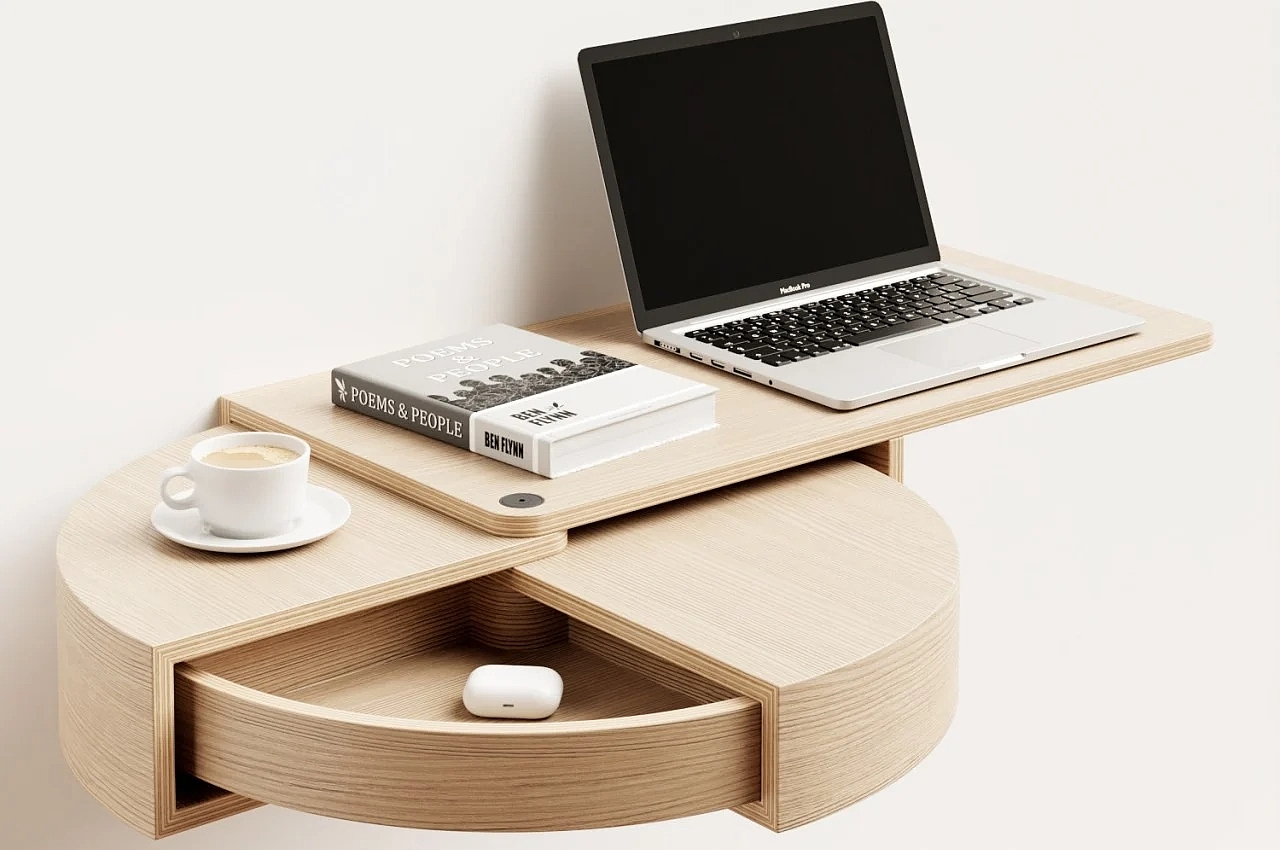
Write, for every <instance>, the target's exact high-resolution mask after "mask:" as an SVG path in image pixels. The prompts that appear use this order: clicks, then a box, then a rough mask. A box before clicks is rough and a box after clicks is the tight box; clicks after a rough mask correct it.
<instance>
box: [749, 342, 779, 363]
mask: <svg viewBox="0 0 1280 850" xmlns="http://www.w3.org/2000/svg"><path fill="white" fill-rule="evenodd" d="M777 353H778V349H776V348H774V347H773V346H772V345H762V346H760V347H759V348H757V349H754V350H752V351H748V352H747V359H748V360H763V359H765V358H766V357H769V356H771V355H774V354H777Z"/></svg>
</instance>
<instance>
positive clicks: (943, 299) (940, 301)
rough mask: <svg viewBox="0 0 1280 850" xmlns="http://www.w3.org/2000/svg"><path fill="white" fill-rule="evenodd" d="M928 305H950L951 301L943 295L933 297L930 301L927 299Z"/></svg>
mask: <svg viewBox="0 0 1280 850" xmlns="http://www.w3.org/2000/svg"><path fill="white" fill-rule="evenodd" d="M929 303H930V304H939V305H941V304H950V303H951V299H950V298H947V297H946V296H943V295H937V296H934V297H933V298H930V299H929Z"/></svg>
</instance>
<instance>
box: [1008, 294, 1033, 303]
mask: <svg viewBox="0 0 1280 850" xmlns="http://www.w3.org/2000/svg"><path fill="white" fill-rule="evenodd" d="M1033 300H1034V299H1032V298H1027V297H1026V296H1023V297H1022V298H1015V299H1013V303H1014V304H1030V303H1031V302H1032V301H1033Z"/></svg>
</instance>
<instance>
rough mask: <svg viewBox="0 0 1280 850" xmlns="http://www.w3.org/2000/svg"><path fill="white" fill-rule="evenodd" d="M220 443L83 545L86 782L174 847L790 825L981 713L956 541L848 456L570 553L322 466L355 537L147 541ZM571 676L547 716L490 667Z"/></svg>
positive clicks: (112, 481)
mask: <svg viewBox="0 0 1280 850" xmlns="http://www.w3.org/2000/svg"><path fill="white" fill-rule="evenodd" d="M205 436H208V432H206V433H205V434H201V435H196V436H195V437H192V438H191V439H189V440H186V441H183V442H182V443H180V444H177V445H175V446H171V447H169V448H168V449H166V450H165V451H162V452H159V453H157V454H156V455H153V456H151V457H148V458H144V459H142V460H140V461H138V462H136V463H134V464H131V465H130V466H128V467H126V468H125V469H123V470H121V471H120V472H118V473H117V474H116V475H114V476H112V477H111V478H109V479H108V480H107V481H105V482H103V483H102V484H101V485H99V486H98V487H97V488H95V489H94V490H93V491H92V492H91V493H89V494H88V495H87V496H86V497H85V498H84V499H83V500H82V501H81V502H80V503H79V504H78V505H76V507H75V508H74V509H73V510H72V512H71V514H70V516H69V517H68V519H67V521H66V523H65V524H64V526H63V529H62V533H61V535H60V539H59V547H58V563H59V603H60V604H59V613H60V622H59V634H60V652H59V663H60V671H59V683H60V686H59V690H60V704H61V734H62V741H63V748H64V751H65V753H66V756H67V759H68V761H69V762H70V763H71V765H72V768H73V770H74V771H75V773H76V775H77V776H78V777H79V779H80V780H81V782H82V783H84V784H85V785H86V787H88V788H89V789H90V790H91V791H92V792H93V793H94V794H95V795H96V796H98V798H99V799H100V800H101V801H102V802H103V803H104V804H105V805H107V806H108V807H109V808H111V809H112V810H113V811H115V812H116V813H117V814H118V815H119V816H120V817H122V818H123V819H125V820H126V821H128V822H130V823H132V824H133V825H135V826H137V827H138V828H139V829H142V830H143V831H145V832H147V833H149V834H152V835H165V834H169V833H171V832H174V831H177V830H180V829H184V828H186V827H189V826H194V825H196V824H199V823H203V822H206V821H209V820H213V819H216V818H219V817H223V816H226V815H228V814H231V813H234V812H236V811H240V810H243V809H244V808H247V807H249V806H252V805H256V804H258V803H259V802H270V803H276V804H279V805H284V806H289V807H292V808H296V809H301V810H304V811H309V812H315V813H319V814H324V815H329V816H334V817H342V818H349V819H356V820H364V821H370V822H375V823H385V824H394V825H397V826H413V827H426V828H438V829H451V830H552V829H573V828H588V827H601V826H615V825H621V824H629V823H637V822H641V821H649V820H657V819H662V818H670V817H677V816H683V815H689V814H695V813H698V812H705V811H711V810H715V809H722V808H734V809H736V810H737V811H739V812H740V813H742V814H744V815H747V816H748V817H751V818H753V819H755V820H758V821H760V822H761V823H763V824H765V825H767V826H769V827H772V828H774V829H786V828H789V827H792V826H796V825H799V824H801V823H805V822H808V821H810V820H813V819H815V818H817V817H821V816H822V815H824V814H827V813H829V812H831V811H834V810H836V809H838V808H840V807H842V806H844V805H847V804H849V803H850V802H852V801H854V800H856V799H858V798H859V797H861V796H864V795H865V794H868V793H870V792H872V791H874V790H875V789H877V788H879V787H881V786H883V785H884V784H886V783H888V782H890V781H892V780H893V779H894V778H896V777H897V776H900V775H901V774H902V773H904V772H905V771H907V770H909V769H910V767H911V766H912V765H914V764H915V763H916V762H917V761H919V759H920V758H922V757H923V756H924V755H925V754H926V753H927V752H928V751H929V749H930V748H931V747H932V746H933V745H934V744H935V743H936V742H937V741H938V740H939V739H940V738H941V736H942V735H943V733H944V732H945V730H946V728H947V725H948V723H949V721H950V718H951V715H952V712H953V709H954V705H955V670H956V643H955V637H956V631H955V628H956V621H955V602H956V553H955V547H954V543H953V541H952V538H951V535H950V533H949V532H948V530H947V528H946V526H945V524H944V523H943V522H942V521H941V519H939V518H938V517H937V515H936V514H934V512H933V511H932V510H931V509H930V508H929V507H928V506H927V505H926V504H925V503H924V502H923V501H921V500H920V499H919V498H918V497H916V496H915V495H914V494H912V493H911V492H910V491H908V490H906V489H905V488H903V487H902V486H901V485H900V484H898V483H897V482H895V481H894V480H892V479H891V478H889V477H887V476H885V475H883V474H881V473H879V472H876V471H874V470H872V469H870V468H869V467H866V466H863V465H862V464H859V463H856V462H854V461H852V460H844V459H835V460H830V461H824V462H821V463H818V464H814V465H811V466H807V467H804V468H801V469H798V470H793V471H789V472H784V473H779V474H776V475H773V476H769V477H767V478H762V479H758V480H756V481H754V482H748V483H745V484H740V485H737V486H734V487H732V488H728V489H724V490H719V491H716V492H714V493H711V494H707V495H704V496H699V497H695V498H691V499H686V500H683V501H679V502H675V503H672V504H670V505H666V506H662V507H657V508H651V509H649V510H646V511H642V512H638V513H635V514H631V515H628V516H625V517H621V518H617V519H613V520H609V521H606V522H602V523H599V524H596V525H594V526H591V527H588V528H584V529H579V530H576V531H574V532H573V533H572V535H571V538H570V540H569V542H568V545H567V546H566V539H565V536H564V535H563V534H555V535H549V536H546V537H540V538H502V537H496V536H491V535H487V534H484V533H483V532H479V531H476V530H474V529H471V528H469V527H467V526H465V525H462V524H460V523H458V522H455V521H453V520H450V519H447V518H445V517H442V516H440V515H439V514H435V513H433V512H432V511H430V510H428V509H426V508H423V507H421V506H419V505H416V504H413V503H410V502H408V501H405V500H403V499H401V498H399V497H397V496H394V495H392V494H390V493H387V492H385V491H383V490H380V489H378V488H376V487H373V486H371V485H369V484H366V483H364V482H361V481H359V480H357V479H355V478H354V477H351V476H349V475H347V474H346V473H342V472H340V471H338V470H336V469H333V468H331V467H328V466H326V465H324V464H323V463H317V464H316V465H315V470H314V474H313V477H314V479H315V480H316V481H317V482H318V483H321V484H324V485H325V486H328V487H332V488H334V489H337V490H339V491H340V492H343V493H344V494H346V495H347V497H348V498H349V499H350V500H351V501H352V503H353V512H352V518H351V521H350V523H349V524H348V526H347V527H345V528H344V529H343V530H342V531H341V532H339V533H338V534H335V535H334V536H333V537H332V538H329V539H326V540H323V541H320V542H318V543H316V544H313V545H311V546H307V547H303V548H301V549H297V550H293V551H291V552H281V553H275V554H269V555H257V556H249V557H241V558H236V557H231V556H218V555H213V554H209V553H202V552H192V551H188V550H186V549H183V548H181V547H178V546H176V545H174V544H171V543H169V542H168V541H165V540H163V539H162V538H160V537H159V535H157V534H155V533H154V532H153V531H152V530H151V529H150V527H149V525H148V523H147V515H148V512H149V509H150V507H151V505H152V503H153V502H154V500H155V498H156V494H155V487H156V480H157V476H158V474H159V471H160V470H161V469H162V468H163V467H164V466H166V465H168V464H171V463H173V462H174V461H176V460H177V459H178V458H179V457H181V455H182V454H184V453H185V452H186V451H187V450H188V448H189V446H190V445H191V444H192V443H194V442H195V441H196V440H198V439H201V438H203V437H205ZM494 661H507V662H527V663H542V664H548V665H549V666H552V667H554V668H556V669H558V670H561V671H562V675H564V677H565V682H566V695H565V700H564V703H563V705H562V706H561V708H560V709H559V710H558V711H557V712H556V714H555V715H553V716H552V717H551V718H549V719H548V720H546V721H542V722H509V721H500V722H493V721H484V720H479V719H477V718H473V717H470V716H469V715H467V714H466V713H465V711H464V710H463V709H462V708H461V705H460V692H461V685H462V682H463V680H464V679H465V677H466V674H467V673H468V672H469V671H470V669H472V668H473V667H474V666H477V665H479V664H481V663H488V662H494Z"/></svg>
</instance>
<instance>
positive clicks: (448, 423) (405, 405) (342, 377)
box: [329, 369, 474, 451]
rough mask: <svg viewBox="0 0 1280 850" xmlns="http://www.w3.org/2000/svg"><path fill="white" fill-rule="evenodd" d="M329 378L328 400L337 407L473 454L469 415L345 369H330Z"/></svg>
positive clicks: (436, 400) (464, 411)
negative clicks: (330, 374)
mask: <svg viewBox="0 0 1280 850" xmlns="http://www.w3.org/2000/svg"><path fill="white" fill-rule="evenodd" d="M332 377H333V381H332V383H331V386H330V388H329V390H330V398H331V399H332V401H333V403H334V404H335V405H337V406H338V407H345V408H346V409H348V410H354V411H355V412H356V413H363V414H364V415H365V416H372V417H373V418H374V419H381V420H382V421H383V422H389V423H391V424H392V425H399V426H400V427H401V428H405V429H408V430H410V431H413V432H415V433H418V434H422V435H424V436H427V437H433V438H435V439H437V440H440V441H442V442H445V443H449V444H450V445H453V446H460V447H462V448H464V449H470V450H472V451H474V449H473V448H472V445H471V418H472V414H471V413H470V412H468V411H466V410H463V409H462V408H460V407H454V406H453V405H451V404H447V403H445V402H443V401H440V400H438V399H434V398H425V397H421V396H413V395H407V394H405V393H404V392H401V391H398V390H393V389H391V388H390V387H386V386H383V385H382V384H379V383H377V382H375V381H369V380H366V379H365V378H361V377H358V376H356V375H353V374H351V373H350V372H348V371H347V370H345V369H334V370H333V375H332Z"/></svg>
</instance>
